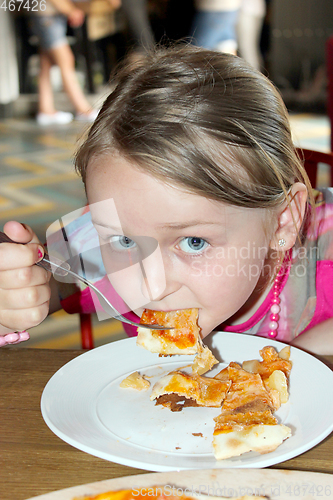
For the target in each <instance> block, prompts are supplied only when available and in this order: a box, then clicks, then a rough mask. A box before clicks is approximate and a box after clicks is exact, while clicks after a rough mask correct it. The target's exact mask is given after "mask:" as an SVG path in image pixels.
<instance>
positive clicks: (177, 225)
mask: <svg viewBox="0 0 333 500" xmlns="http://www.w3.org/2000/svg"><path fill="white" fill-rule="evenodd" d="M87 194H88V200H89V204H90V205H92V204H94V203H97V202H100V201H102V200H109V201H105V202H103V203H101V204H98V203H97V205H95V208H94V206H93V207H92V218H93V222H94V225H95V228H96V229H97V231H98V233H99V236H100V241H101V243H102V255H103V260H104V262H105V267H106V269H107V271H108V268H110V265H109V264H110V263H111V262H112V260H113V259H114V258H116V259H118V258H120V259H121V258H122V257H121V256H122V255H124V256H126V255H128V254H132V255H135V252H137V250H138V249H140V247H142V246H144V245H145V238H142V237H147V236H148V237H149V238H147V239H146V241H148V242H152V241H154V240H156V242H157V243H158V249H157V250H156V251H155V252H154V253H153V254H152V255H151V256H150V257H148V258H147V259H146V260H145V261H144V271H145V274H146V276H145V277H144V275H143V273H142V270H141V269H142V266H140V265H132V266H131V265H128V266H127V267H126V266H125V267H126V268H124V269H122V270H120V271H118V272H114V273H113V274H109V278H110V281H111V283H112V285H113V286H114V288H115V289H116V291H117V292H118V293H119V295H120V296H121V297H122V298H123V300H124V301H125V302H126V303H127V304H128V305H129V307H130V308H131V309H133V310H135V311H136V313H137V314H138V315H139V316H141V314H142V311H143V308H144V307H147V308H148V309H153V310H161V311H170V310H176V309H187V308H193V307H195V308H198V309H199V326H200V327H201V329H202V336H203V337H205V336H206V335H208V334H209V333H210V332H211V331H212V330H213V329H214V328H215V327H217V326H218V325H219V324H221V323H222V322H224V321H226V320H227V319H228V318H231V317H232V316H233V315H235V314H236V313H238V312H241V311H242V308H244V307H245V306H244V305H245V303H246V302H247V301H248V299H250V301H248V303H249V302H251V296H256V294H257V290H256V288H258V287H259V283H260V282H259V278H260V277H261V276H262V272H263V270H264V268H265V260H266V258H267V252H268V248H269V241H267V235H266V234H265V231H264V221H265V212H264V211H263V210H261V209H251V210H248V209H244V208H238V207H234V206H230V205H226V204H224V203H221V202H217V201H212V200H209V199H206V198H204V197H203V196H199V195H196V194H190V193H188V192H186V191H185V190H184V189H183V188H178V187H177V188H176V187H170V186H168V185H166V184H163V182H162V181H160V180H157V179H155V178H154V177H152V176H150V175H147V174H146V173H144V172H143V171H140V170H139V169H137V168H136V167H134V166H133V165H132V164H131V163H129V162H128V161H127V160H125V159H123V158H121V157H114V156H111V155H110V156H105V157H102V158H101V157H100V158H97V159H96V160H95V161H94V162H92V163H91V164H90V165H89V168H88V173H87ZM110 199H112V200H113V201H112V202H110ZM113 202H114V204H115V207H116V211H117V215H118V217H119V219H118V222H117V221H116V222H115V217H114V215H113V216H110V214H111V212H112V210H111V211H109V210H108V209H107V208H106V207H107V206H109V207H111V205H110V203H111V204H112V203H113ZM108 204H109V205H108ZM97 207H99V208H97ZM101 207H103V208H101ZM113 213H114V212H113ZM116 218H117V217H116ZM116 226H117V227H116ZM152 238H153V239H154V240H153V239H152ZM108 272H109V271H108ZM148 287H149V289H148ZM138 305H139V306H140V307H138Z"/></svg>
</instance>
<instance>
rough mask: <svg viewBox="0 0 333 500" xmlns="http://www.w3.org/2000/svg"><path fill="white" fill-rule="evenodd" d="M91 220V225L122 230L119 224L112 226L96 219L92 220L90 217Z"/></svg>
mask: <svg viewBox="0 0 333 500" xmlns="http://www.w3.org/2000/svg"><path fill="white" fill-rule="evenodd" d="M91 222H92V223H93V225H94V226H95V225H96V226H101V227H105V228H107V229H113V230H114V231H118V230H119V231H122V230H123V229H122V227H121V226H113V225H112V224H104V223H103V222H99V221H97V220H93V219H91Z"/></svg>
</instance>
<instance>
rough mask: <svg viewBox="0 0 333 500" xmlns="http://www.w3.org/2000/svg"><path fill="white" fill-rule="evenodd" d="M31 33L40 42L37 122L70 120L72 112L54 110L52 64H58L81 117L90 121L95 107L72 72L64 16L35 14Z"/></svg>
mask: <svg viewBox="0 0 333 500" xmlns="http://www.w3.org/2000/svg"><path fill="white" fill-rule="evenodd" d="M30 28H31V32H32V34H34V35H35V36H37V38H38V41H39V46H40V74H39V77H38V91H39V96H38V98H39V112H38V114H37V122H38V123H39V124H40V125H50V124H53V123H58V124H65V123H70V122H71V121H72V120H73V115H72V113H65V112H62V111H56V110H55V106H54V94H53V88H52V82H51V75H50V70H51V67H52V65H53V64H56V65H57V66H59V68H60V71H61V77H62V81H63V87H64V90H65V92H66V93H67V95H68V97H69V99H70V101H71V103H72V105H73V107H74V109H75V112H76V118H77V119H78V120H81V121H88V122H91V121H93V120H94V119H95V118H96V116H97V111H96V110H94V109H92V108H91V105H90V104H89V102H88V100H87V98H86V97H85V95H84V92H83V90H82V89H81V87H80V84H79V82H78V79H77V75H76V73H75V59H74V54H73V52H72V50H71V48H70V46H69V45H68V42H67V38H66V32H67V18H66V16H63V15H61V14H57V15H51V16H34V17H31V19H30Z"/></svg>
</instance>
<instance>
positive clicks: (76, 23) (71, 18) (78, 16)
mask: <svg viewBox="0 0 333 500" xmlns="http://www.w3.org/2000/svg"><path fill="white" fill-rule="evenodd" d="M84 18H85V13H84V12H83V10H81V9H78V8H76V7H74V9H73V10H72V11H71V12H70V13H69V14H68V15H67V19H68V24H69V25H70V26H71V27H72V28H79V27H80V26H82V24H83V23H84Z"/></svg>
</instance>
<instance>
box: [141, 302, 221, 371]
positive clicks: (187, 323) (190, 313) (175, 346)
mask: <svg viewBox="0 0 333 500" xmlns="http://www.w3.org/2000/svg"><path fill="white" fill-rule="evenodd" d="M197 322H198V309H179V310H177V311H151V310H150V309H145V310H144V311H143V314H142V316H141V319H140V323H141V324H146V325H147V324H148V325H149V324H150V325H161V326H167V327H172V329H171V330H149V329H148V328H140V327H139V328H138V336H137V345H140V346H141V347H144V348H145V349H147V350H148V351H150V352H154V353H158V354H160V355H161V356H169V355H174V354H197V357H196V358H195V360H194V364H193V371H194V372H195V373H197V374H199V375H202V374H203V373H205V372H206V371H208V370H210V369H211V368H212V367H213V365H214V364H216V363H218V361H217V359H216V358H215V357H214V356H213V354H212V353H211V351H210V350H209V348H208V347H206V346H204V345H203V344H202V340H201V337H200V328H199V326H198V323H197Z"/></svg>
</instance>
